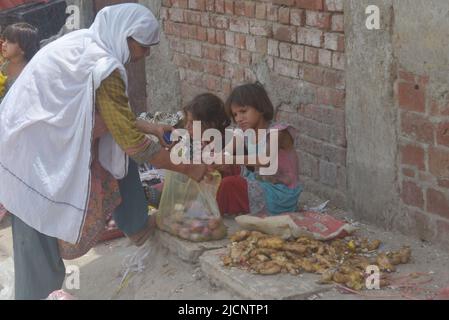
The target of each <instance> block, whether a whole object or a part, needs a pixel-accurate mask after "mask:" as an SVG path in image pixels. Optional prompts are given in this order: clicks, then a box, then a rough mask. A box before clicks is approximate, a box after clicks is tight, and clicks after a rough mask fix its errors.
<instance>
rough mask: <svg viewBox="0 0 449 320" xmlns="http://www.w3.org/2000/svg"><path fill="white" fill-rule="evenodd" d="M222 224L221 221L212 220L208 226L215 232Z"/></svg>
mask: <svg viewBox="0 0 449 320" xmlns="http://www.w3.org/2000/svg"><path fill="white" fill-rule="evenodd" d="M221 223H222V221H221V219H210V220H209V221H208V223H207V226H208V228H209V229H210V230H215V229H217V228H219V227H220V225H221Z"/></svg>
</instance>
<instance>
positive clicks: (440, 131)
mask: <svg viewBox="0 0 449 320" xmlns="http://www.w3.org/2000/svg"><path fill="white" fill-rule="evenodd" d="M436 136H437V143H438V144H439V145H442V146H446V147H449V121H444V122H441V123H440V124H438V127H437V132H436Z"/></svg>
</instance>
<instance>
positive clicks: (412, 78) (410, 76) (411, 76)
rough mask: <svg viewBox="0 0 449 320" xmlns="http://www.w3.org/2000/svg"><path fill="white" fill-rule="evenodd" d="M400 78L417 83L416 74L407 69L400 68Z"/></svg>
mask: <svg viewBox="0 0 449 320" xmlns="http://www.w3.org/2000/svg"><path fill="white" fill-rule="evenodd" d="M398 76H399V79H401V80H404V81H405V82H410V83H415V75H414V74H413V73H411V72H408V71H406V70H399V72H398Z"/></svg>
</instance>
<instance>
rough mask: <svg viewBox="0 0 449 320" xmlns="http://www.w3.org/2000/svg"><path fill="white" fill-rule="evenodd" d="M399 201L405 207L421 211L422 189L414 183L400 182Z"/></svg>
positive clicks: (422, 206) (422, 203)
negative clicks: (412, 207)
mask: <svg viewBox="0 0 449 320" xmlns="http://www.w3.org/2000/svg"><path fill="white" fill-rule="evenodd" d="M401 199H402V201H403V202H404V203H405V204H407V205H411V206H414V207H417V208H421V209H423V208H424V195H423V192H422V189H421V188H420V187H419V186H417V185H416V183H414V182H411V181H404V182H402V190H401Z"/></svg>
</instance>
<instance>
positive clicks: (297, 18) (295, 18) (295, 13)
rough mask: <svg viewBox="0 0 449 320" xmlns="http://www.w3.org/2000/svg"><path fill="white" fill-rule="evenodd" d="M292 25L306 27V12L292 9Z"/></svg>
mask: <svg viewBox="0 0 449 320" xmlns="http://www.w3.org/2000/svg"><path fill="white" fill-rule="evenodd" d="M290 23H291V24H292V25H294V26H304V24H305V11H304V10H301V9H290Z"/></svg>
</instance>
